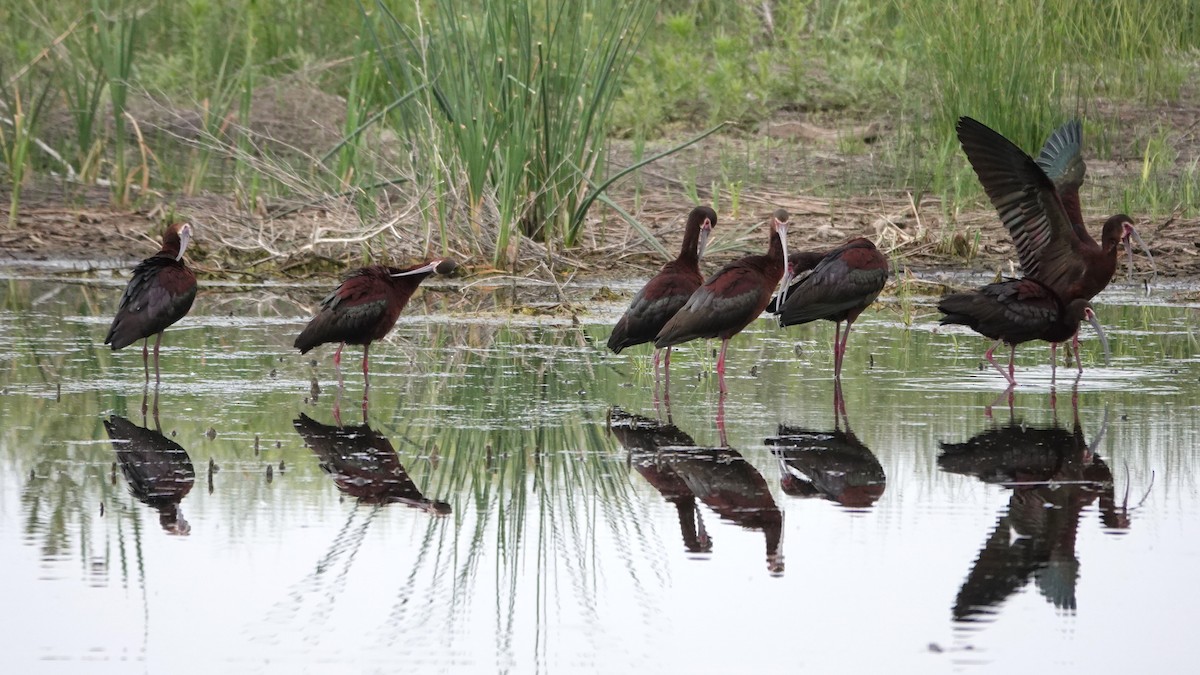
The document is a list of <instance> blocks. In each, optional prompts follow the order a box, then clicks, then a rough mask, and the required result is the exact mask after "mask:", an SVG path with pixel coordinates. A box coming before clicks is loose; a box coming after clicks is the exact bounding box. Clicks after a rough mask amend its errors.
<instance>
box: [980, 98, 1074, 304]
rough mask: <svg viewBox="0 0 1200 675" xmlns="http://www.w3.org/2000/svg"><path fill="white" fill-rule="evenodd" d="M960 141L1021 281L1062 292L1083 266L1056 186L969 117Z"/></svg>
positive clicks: (1003, 140) (1022, 155) (1028, 159)
mask: <svg viewBox="0 0 1200 675" xmlns="http://www.w3.org/2000/svg"><path fill="white" fill-rule="evenodd" d="M958 139H959V142H960V143H962V148H963V152H965V153H966V154H967V159H968V160H970V162H971V166H972V167H973V168H974V169H975V174H976V175H977V176H979V182H980V183H982V184H983V189H984V191H985V192H987V195H988V198H989V199H991V201H992V205H993V206H995V207H996V211H997V213H999V215H1000V220H1001V221H1002V222H1003V223H1004V226H1005V227H1006V228H1008V232H1009V234H1010V235H1011V236H1012V238H1013V243H1014V244H1015V245H1016V247H1017V257H1018V258H1019V259H1020V262H1021V269H1023V270H1024V271H1025V275H1026V276H1028V277H1032V278H1034V279H1037V280H1039V281H1041V282H1043V283H1045V284H1046V285H1048V286H1050V287H1051V288H1052V289H1054V290H1055V291H1056V292H1060V291H1062V290H1063V289H1065V287H1066V286H1067V285H1068V284H1069V283H1070V281H1071V280H1073V279H1075V278H1078V276H1079V275H1081V274H1083V272H1084V266H1083V260H1082V259H1081V258H1080V257H1079V255H1078V254H1077V253H1076V250H1077V247H1078V245H1079V238H1078V237H1077V236H1076V234H1075V232H1074V230H1073V229H1072V227H1071V221H1070V217H1069V216H1068V214H1067V212H1066V210H1065V209H1064V207H1063V204H1062V201H1061V200H1060V198H1059V195H1058V192H1057V190H1056V189H1055V187H1054V183H1053V182H1052V181H1051V180H1050V178H1049V177H1047V176H1046V173H1045V172H1044V171H1043V170H1042V169H1041V167H1039V166H1038V165H1037V163H1036V162H1034V161H1033V158H1031V157H1030V156H1029V155H1027V154H1025V152H1024V151H1023V150H1021V149H1020V148H1018V147H1017V146H1016V145H1013V144H1012V142H1010V141H1009V140H1008V139H1006V138H1004V137H1003V136H1001V135H1000V134H998V133H996V132H995V131H992V130H991V129H989V128H988V127H986V126H984V125H983V124H981V123H979V122H977V121H975V120H973V119H971V118H970V117H962V118H959V121H958Z"/></svg>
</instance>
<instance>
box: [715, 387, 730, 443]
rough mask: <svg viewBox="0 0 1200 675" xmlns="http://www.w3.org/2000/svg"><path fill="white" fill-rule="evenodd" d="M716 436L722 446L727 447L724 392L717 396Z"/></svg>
mask: <svg viewBox="0 0 1200 675" xmlns="http://www.w3.org/2000/svg"><path fill="white" fill-rule="evenodd" d="M717 437H718V438H719V439H720V440H721V447H722V448H728V447H729V438H728V437H727V436H726V435H725V392H721V394H720V395H719V396H718V397H717Z"/></svg>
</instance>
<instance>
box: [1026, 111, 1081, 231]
mask: <svg viewBox="0 0 1200 675" xmlns="http://www.w3.org/2000/svg"><path fill="white" fill-rule="evenodd" d="M1036 161H1037V165H1038V166H1039V167H1041V169H1042V171H1045V172H1046V177H1047V178H1049V179H1050V180H1051V181H1053V182H1054V187H1055V189H1056V190H1058V197H1059V199H1060V200H1062V203H1063V208H1064V209H1066V211H1067V217H1068V218H1070V220H1071V222H1072V223H1073V224H1077V225H1082V224H1083V211H1082V209H1081V207H1080V204H1079V188H1080V187H1082V186H1083V179H1084V177H1085V176H1086V175H1087V165H1086V164H1084V162H1083V123H1082V122H1080V121H1079V120H1071V121H1069V122H1067V123H1066V124H1063V125H1062V126H1061V127H1059V128H1057V129H1055V130H1054V133H1052V134H1050V138H1047V139H1046V144H1045V145H1043V146H1042V151H1041V152H1039V153H1038V157H1037V160H1036Z"/></svg>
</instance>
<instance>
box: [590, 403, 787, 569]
mask: <svg viewBox="0 0 1200 675" xmlns="http://www.w3.org/2000/svg"><path fill="white" fill-rule="evenodd" d="M608 426H609V429H610V430H612V432H613V434H614V435H615V436H616V437H617V439H618V440H619V441H620V443H621V445H623V446H624V447H625V448H626V449H627V450H628V451H629V461H630V463H631V464H632V465H633V466H634V468H635V469H636V470H637V472H638V473H639V474H640V475H641V476H642V477H643V478H645V479H646V481H647V482H648V483H650V485H651V486H653V487H654V489H656V490H658V491H659V493H660V494H662V496H663V497H664V498H665V499H666V500H667V501H669V502H671V503H672V504H674V505H675V508H676V510H677V511H678V514H679V527H680V530H681V532H682V534H683V541H684V546H685V548H686V549H687V550H688V551H689V552H709V551H711V550H712V548H713V540H712V538H711V537H710V536H709V534H708V532H707V531H706V530H705V527H704V521H703V519H702V516H701V513H700V511H699V510H698V509H697V508H696V502H697V500H698V501H699V502H701V503H702V504H704V505H705V506H707V507H708V508H710V509H712V511H714V512H715V513H716V514H717V515H718V516H719V517H720V518H722V519H724V520H728V521H730V522H732V523H735V524H737V525H740V526H741V527H743V528H746V529H749V530H760V531H762V532H763V535H764V536H765V537H766V556H767V569H768V570H769V571H770V572H771V573H772V574H782V573H783V552H782V550H781V543H782V539H783V512H782V511H781V510H780V509H779V507H778V506H777V505H776V504H775V499H774V498H773V497H772V496H771V490H770V488H769V487H768V486H767V481H766V479H765V478H763V476H762V474H761V473H759V472H758V469H756V468H754V465H753V464H751V463H750V462H748V461H746V458H744V457H742V455H741V454H740V453H739V452H738V451H736V450H734V449H733V448H729V447H720V448H703V447H698V446H697V445H696V444H695V442H694V441H692V439H691V437H690V436H688V435H687V434H685V433H683V432H682V431H680V430H679V428H678V427H676V426H675V425H674V424H672V423H671V422H670V421H667V422H661V421H658V420H654V419H650V418H648V417H643V416H641V415H634V414H631V413H627V412H625V411H623V410H621V409H620V408H616V407H614V408H612V409H610V410H609V418H608Z"/></svg>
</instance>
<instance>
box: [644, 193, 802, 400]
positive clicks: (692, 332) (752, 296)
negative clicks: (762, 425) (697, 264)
mask: <svg viewBox="0 0 1200 675" xmlns="http://www.w3.org/2000/svg"><path fill="white" fill-rule="evenodd" d="M787 223H788V214H787V212H786V211H784V210H782V209H780V210H778V211H776V212H775V214H774V215H773V216H772V218H771V243H770V248H769V249H768V250H767V254H766V255H752V256H746V257H745V258H741V259H740V260H735V261H734V262H732V263H730V264H728V265H726V266H725V267H722V268H721V269H720V270H718V271H717V273H716V274H713V275H712V276H711V277H709V278H708V280H707V281H705V282H704V285H702V286H701V287H700V288H698V289H696V292H694V293H692V295H691V297H689V298H688V300H687V302H686V303H684V305H683V307H681V308H680V309H679V311H678V312H676V313H675V316H673V317H671V320H670V321H668V322H667V324H666V325H665V326H663V328H662V330H661V331H659V333H658V336H657V337H656V338H655V340H654V346H655V347H660V348H661V347H671V346H674V345H677V344H680V343H683V342H688V341H689V340H695V339H697V338H720V339H721V341H722V342H721V356H720V357H719V358H718V359H717V375H718V378H719V382H720V390H721V392H724V391H725V351H726V349H728V347H729V339H730V338H732V337H733V336H734V335H737V334H738V333H740V332H741V331H742V329H744V328H745V327H746V326H748V325H750V322H752V321H754V320H755V319H757V318H758V317H759V315H761V314H762V311H763V309H765V308H766V306H767V303H769V302H770V301H771V293H772V292H773V291H774V290H775V287H776V286H777V285H779V280H780V279H781V278H782V277H783V268H784V264H785V260H786V258H787Z"/></svg>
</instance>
